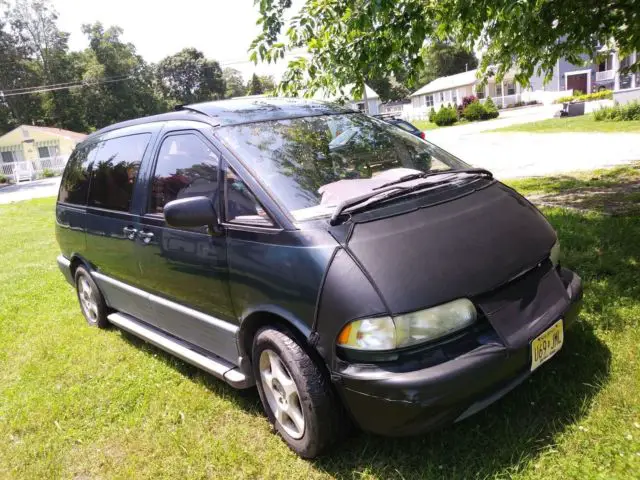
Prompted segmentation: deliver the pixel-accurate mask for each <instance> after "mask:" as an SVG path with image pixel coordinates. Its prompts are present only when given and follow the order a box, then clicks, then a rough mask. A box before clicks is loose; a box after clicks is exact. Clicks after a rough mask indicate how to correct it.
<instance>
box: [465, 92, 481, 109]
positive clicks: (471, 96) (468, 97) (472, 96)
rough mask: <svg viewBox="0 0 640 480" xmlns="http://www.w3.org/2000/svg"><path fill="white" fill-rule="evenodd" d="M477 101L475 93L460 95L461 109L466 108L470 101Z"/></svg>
mask: <svg viewBox="0 0 640 480" xmlns="http://www.w3.org/2000/svg"><path fill="white" fill-rule="evenodd" d="M477 101H478V97H476V96H475V95H469V96H467V97H462V109H463V110H464V109H465V108H467V106H468V105H470V104H471V103H476V102H477Z"/></svg>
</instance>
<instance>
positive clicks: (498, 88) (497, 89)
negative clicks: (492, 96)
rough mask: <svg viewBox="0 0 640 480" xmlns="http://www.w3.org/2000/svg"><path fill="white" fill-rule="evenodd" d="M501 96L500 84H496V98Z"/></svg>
mask: <svg viewBox="0 0 640 480" xmlns="http://www.w3.org/2000/svg"><path fill="white" fill-rule="evenodd" d="M501 96H502V84H501V83H496V97H501Z"/></svg>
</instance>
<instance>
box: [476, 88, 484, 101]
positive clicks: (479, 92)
mask: <svg viewBox="0 0 640 480" xmlns="http://www.w3.org/2000/svg"><path fill="white" fill-rule="evenodd" d="M476 97H478V98H479V99H482V98H484V87H476Z"/></svg>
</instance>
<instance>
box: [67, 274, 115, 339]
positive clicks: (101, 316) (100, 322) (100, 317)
mask: <svg viewBox="0 0 640 480" xmlns="http://www.w3.org/2000/svg"><path fill="white" fill-rule="evenodd" d="M75 281H76V292H77V294H78V301H79V302H80V310H82V314H83V315H84V318H85V319H86V320H87V323H88V324H89V325H91V326H93V327H98V328H106V327H107V326H108V325H109V321H108V320H107V304H106V303H105V301H104V297H103V296H102V293H101V292H100V289H99V288H98V285H97V284H96V282H94V280H93V278H91V275H90V274H89V272H88V271H87V269H86V268H85V267H83V266H80V267H78V268H77V269H76V273H75Z"/></svg>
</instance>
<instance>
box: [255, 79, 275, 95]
mask: <svg viewBox="0 0 640 480" xmlns="http://www.w3.org/2000/svg"><path fill="white" fill-rule="evenodd" d="M258 78H259V79H260V83H261V84H262V93H267V94H272V93H273V92H274V91H275V89H276V82H275V80H274V79H273V77H272V76H271V75H259V76H258Z"/></svg>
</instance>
